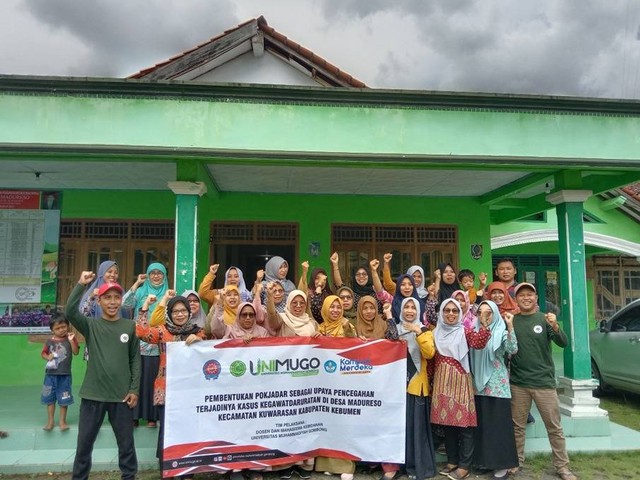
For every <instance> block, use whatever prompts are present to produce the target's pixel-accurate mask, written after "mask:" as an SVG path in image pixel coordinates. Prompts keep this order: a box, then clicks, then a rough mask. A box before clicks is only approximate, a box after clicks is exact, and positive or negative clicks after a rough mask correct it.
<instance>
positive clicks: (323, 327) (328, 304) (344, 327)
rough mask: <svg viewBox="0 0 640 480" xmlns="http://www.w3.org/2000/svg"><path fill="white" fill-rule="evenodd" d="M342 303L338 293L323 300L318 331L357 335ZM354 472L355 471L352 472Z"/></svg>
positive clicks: (350, 335) (336, 334)
mask: <svg viewBox="0 0 640 480" xmlns="http://www.w3.org/2000/svg"><path fill="white" fill-rule="evenodd" d="M342 313H343V311H342V303H341V302H340V298H339V297H338V296H336V295H329V296H328V297H327V298H325V299H324V302H322V311H321V314H322V320H323V322H322V323H321V324H320V328H319V329H318V331H319V332H320V333H321V334H322V335H325V336H327V337H355V336H356V329H355V327H354V326H353V325H351V323H350V322H349V320H347V319H346V318H344V315H343V314H342ZM351 473H353V472H351Z"/></svg>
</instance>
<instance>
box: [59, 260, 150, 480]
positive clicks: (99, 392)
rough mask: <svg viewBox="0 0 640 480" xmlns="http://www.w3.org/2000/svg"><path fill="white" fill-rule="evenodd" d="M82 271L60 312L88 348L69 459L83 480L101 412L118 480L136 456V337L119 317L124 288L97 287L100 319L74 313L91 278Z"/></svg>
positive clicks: (132, 471) (76, 479) (133, 466)
mask: <svg viewBox="0 0 640 480" xmlns="http://www.w3.org/2000/svg"><path fill="white" fill-rule="evenodd" d="M94 278H95V274H94V273H93V272H82V273H81V274H80V279H79V280H78V284H77V285H76V286H75V288H74V289H73V291H72V292H71V295H70V296H69V300H68V301H67V306H66V309H65V315H66V317H67V318H68V319H69V321H70V322H71V324H72V325H73V326H74V327H76V329H77V330H78V331H79V332H80V333H81V334H82V335H84V337H85V339H86V341H87V347H88V348H89V351H90V352H91V356H90V357H89V361H88V362H87V373H86V374H85V377H84V382H83V383H82V388H81V389H80V397H81V398H82V401H81V403H80V420H79V423H78V443H77V446H76V458H75V460H74V462H73V473H72V479H73V480H86V479H88V478H89V473H90V472H91V454H92V452H93V444H94V443H95V441H96V437H97V436H98V432H99V431H100V427H101V426H102V422H103V421H104V417H105V415H108V416H109V423H110V424H111V428H112V429H113V433H114V434H115V436H116V442H117V443H118V463H119V466H120V472H121V473H122V479H123V480H129V479H130V480H133V479H134V478H135V476H136V473H137V471H138V460H137V457H136V450H135V445H134V442H133V414H132V411H131V409H132V408H134V407H135V406H136V404H137V403H138V392H139V386H140V341H139V340H138V337H137V336H136V325H135V322H133V321H132V320H127V319H124V318H121V317H120V306H121V305H122V294H123V289H122V287H121V286H120V285H118V284H117V283H112V282H106V283H104V284H102V285H101V286H100V288H99V290H98V306H99V307H100V308H101V310H102V317H101V318H88V317H85V316H84V315H82V314H81V313H80V311H79V305H80V299H81V298H82V294H83V293H84V291H85V290H86V288H87V285H89V284H90V283H91V282H92V281H93V279H94Z"/></svg>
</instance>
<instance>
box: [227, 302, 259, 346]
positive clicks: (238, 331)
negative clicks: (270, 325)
mask: <svg viewBox="0 0 640 480" xmlns="http://www.w3.org/2000/svg"><path fill="white" fill-rule="evenodd" d="M247 305H249V306H250V307H251V309H252V310H253V313H257V312H256V309H255V307H254V306H253V304H252V303H249V302H243V303H241V304H240V305H238V313H236V321H235V322H233V324H232V325H228V326H227V329H226V330H227V331H226V333H225V335H224V337H222V338H245V337H246V336H247V335H251V336H252V337H254V338H257V337H269V336H270V335H269V332H268V331H267V329H266V328H264V327H261V326H260V325H258V323H257V318H258V317H257V316H256V317H254V321H253V326H252V327H251V328H249V329H245V328H242V327H241V326H240V312H241V311H242V309H243V308H244V307H246V306H247Z"/></svg>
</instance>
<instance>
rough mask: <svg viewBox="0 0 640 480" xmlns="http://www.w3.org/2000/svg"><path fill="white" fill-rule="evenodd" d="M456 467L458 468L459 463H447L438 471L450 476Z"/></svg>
mask: <svg viewBox="0 0 640 480" xmlns="http://www.w3.org/2000/svg"><path fill="white" fill-rule="evenodd" d="M456 468H458V466H457V465H451V464H447V465H446V466H444V467H442V469H441V470H440V471H439V472H438V473H439V474H440V475H444V476H445V477H446V476H448V475H449V474H450V473H451V472H453V471H454V470H455V469H456Z"/></svg>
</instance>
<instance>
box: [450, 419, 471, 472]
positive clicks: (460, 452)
mask: <svg viewBox="0 0 640 480" xmlns="http://www.w3.org/2000/svg"><path fill="white" fill-rule="evenodd" d="M474 430H475V428H474V427H451V426H449V425H444V445H445V447H446V449H447V463H450V464H451V465H457V466H458V467H460V468H463V469H464V470H469V467H471V462H472V461H473V431H474Z"/></svg>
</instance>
